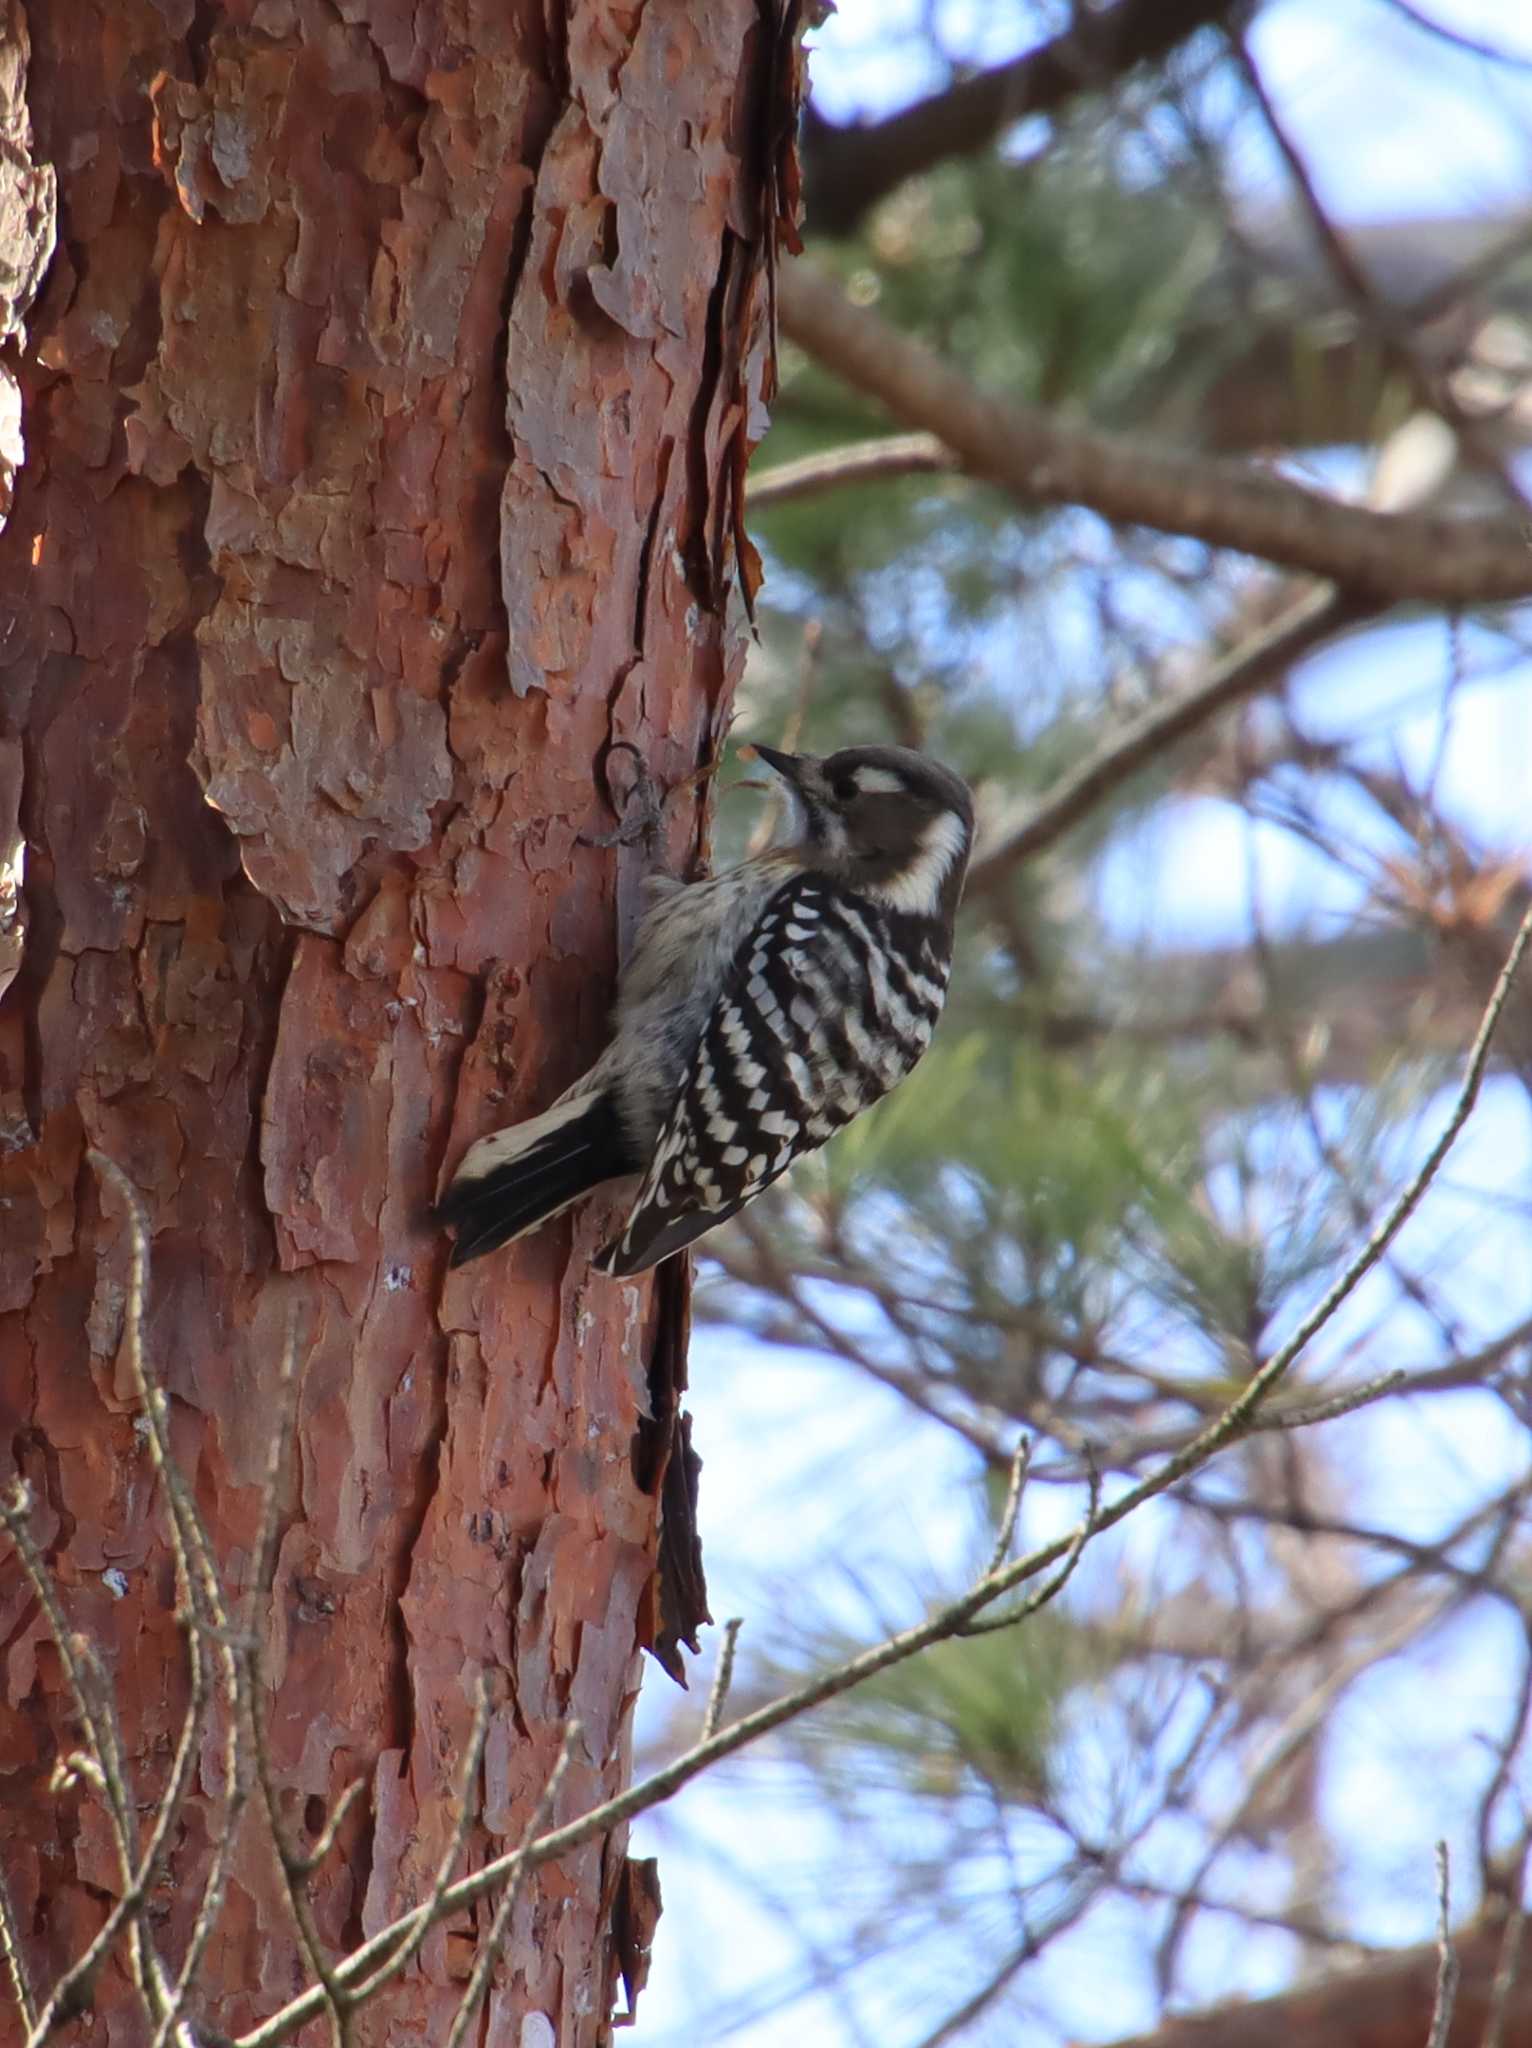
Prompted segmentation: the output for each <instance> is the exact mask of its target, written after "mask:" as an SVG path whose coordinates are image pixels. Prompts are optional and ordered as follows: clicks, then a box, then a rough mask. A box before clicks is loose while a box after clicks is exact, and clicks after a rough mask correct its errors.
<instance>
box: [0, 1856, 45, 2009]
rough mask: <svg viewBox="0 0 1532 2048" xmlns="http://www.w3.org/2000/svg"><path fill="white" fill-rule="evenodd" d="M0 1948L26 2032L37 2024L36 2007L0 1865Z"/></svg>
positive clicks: (19, 1933) (19, 1934) (19, 1930)
mask: <svg viewBox="0 0 1532 2048" xmlns="http://www.w3.org/2000/svg"><path fill="white" fill-rule="evenodd" d="M0 1951H3V1952H4V1955H5V1971H6V1975H7V1976H8V1977H9V1978H10V1980H11V1992H12V1995H13V1996H14V1998H15V2000H16V2004H17V2006H18V2007H19V2008H20V2012H21V2024H22V2025H23V2026H24V2027H25V2028H26V2030H27V2033H28V2035H29V2036H30V2035H31V2033H32V2031H33V2029H34V2028H35V2027H36V2025H37V2007H36V2005H35V2004H34V2003H33V1999H32V1980H31V1978H30V1977H29V1976H28V1975H27V1959H26V1956H25V1955H24V1954H23V1952H22V1947H21V1926H20V1923H19V1922H18V1921H17V1918H16V1908H15V1906H14V1904H13V1903H12V1901H11V1894H10V1889H9V1887H8V1886H7V1884H6V1881H5V1872H4V1870H3V1869H0Z"/></svg>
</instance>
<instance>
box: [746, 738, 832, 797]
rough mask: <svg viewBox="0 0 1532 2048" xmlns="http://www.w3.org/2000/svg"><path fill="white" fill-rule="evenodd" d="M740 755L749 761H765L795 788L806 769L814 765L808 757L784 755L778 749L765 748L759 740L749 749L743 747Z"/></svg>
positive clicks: (775, 772) (774, 772)
mask: <svg viewBox="0 0 1532 2048" xmlns="http://www.w3.org/2000/svg"><path fill="white" fill-rule="evenodd" d="M740 753H741V755H742V756H743V757H744V759H746V760H747V761H764V762H765V763H766V766H767V767H768V768H769V769H770V770H771V771H772V773H773V774H774V775H780V776H781V777H782V780H783V781H784V782H790V783H792V785H793V786H794V788H796V787H797V786H798V784H799V783H800V782H801V781H802V780H803V771H804V769H805V768H809V767H812V766H813V765H814V763H813V762H811V761H810V760H809V759H808V757H807V756H806V755H803V754H784V753H781V752H780V751H779V750H778V749H777V748H776V747H763V746H762V745H761V744H760V742H759V741H758V740H757V741H756V742H755V744H754V745H753V746H751V747H749V748H745V747H741V748H740Z"/></svg>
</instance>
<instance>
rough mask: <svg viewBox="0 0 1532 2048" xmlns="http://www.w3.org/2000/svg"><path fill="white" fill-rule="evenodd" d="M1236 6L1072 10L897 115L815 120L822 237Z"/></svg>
mask: <svg viewBox="0 0 1532 2048" xmlns="http://www.w3.org/2000/svg"><path fill="white" fill-rule="evenodd" d="M1231 4H1232V0H1118V4H1117V5H1116V6H1112V7H1102V8H1083V7H1077V8H1074V9H1073V10H1071V20H1070V25H1069V27H1068V28H1067V29H1066V30H1064V32H1063V33H1062V34H1061V35H1057V36H1054V37H1052V38H1051V39H1050V40H1049V41H1048V42H1045V43H1039V44H1037V45H1036V46H1035V47H1034V48H1032V49H1030V50H1027V51H1024V52H1023V54H1022V55H1021V56H1019V57H1015V58H1013V59H1012V60H1011V62H1010V63H1008V64H997V65H993V66H991V67H990V68H989V69H987V70H985V71H981V72H979V73H978V74H977V75H976V76H974V77H972V78H964V79H960V80H959V81H958V82H957V83H956V84H955V85H951V86H949V87H948V88H947V89H946V90H945V91H944V92H939V93H935V94H932V95H931V96H930V97H929V98H926V99H923V100H917V101H916V102H915V104H914V105H913V106H908V107H904V108H901V110H900V111H899V112H898V113H897V114H891V115H889V116H888V117H887V118H886V119H884V120H881V121H874V122H859V123H857V124H856V125H855V126H848V127H840V126H838V125H834V124H832V123H830V122H828V121H826V120H825V119H824V118H823V116H821V115H818V114H816V113H815V111H814V109H813V107H812V106H810V108H809V110H808V114H807V117H806V119H805V123H804V134H803V156H804V165H805V170H806V173H807V178H808V182H809V185H810V188H811V192H812V203H811V206H810V209H809V210H810V214H811V217H812V220H813V226H814V229H815V232H816V233H818V234H822V235H848V234H850V233H851V232H852V231H853V230H854V229H855V227H856V226H857V224H858V222H859V221H860V220H861V219H862V216H863V215H864V214H865V213H866V212H867V210H868V208H869V207H871V206H873V205H874V204H875V203H876V202H877V201H878V200H879V199H881V198H883V197H884V196H885V195H886V194H887V193H889V192H892V191H893V189H894V188H895V186H897V185H901V184H903V182H904V180H905V179H906V178H912V177H915V176H918V175H919V174H920V173H921V172H923V171H928V170H931V169H932V168H933V167H934V166H935V165H937V164H939V163H942V162H945V161H946V159H947V158H949V157H953V156H972V155H974V154H976V153H977V152H978V151H980V150H984V149H987V148H988V147H989V145H990V144H991V143H992V142H993V141H994V140H995V139H996V137H997V136H998V135H1000V134H1001V133H1003V132H1004V130H1006V129H1007V128H1010V127H1013V126H1014V125H1015V124H1016V123H1017V122H1018V121H1024V120H1026V119H1027V118H1028V117H1029V116H1034V115H1038V114H1057V113H1059V112H1060V111H1061V110H1062V109H1063V108H1065V107H1066V106H1068V105H1069V104H1070V103H1071V101H1073V100H1075V99H1077V98H1078V97H1079V96H1080V95H1081V94H1082V93H1084V92H1099V91H1102V90H1104V89H1105V88H1106V87H1108V86H1110V85H1112V84H1113V83H1115V82H1116V80H1118V79H1119V78H1122V77H1123V76H1125V75H1126V73H1127V72H1129V71H1131V70H1132V69H1133V68H1134V66H1136V65H1138V64H1142V63H1148V62H1153V61H1155V60H1157V59H1159V58H1163V57H1167V56H1169V54H1170V53H1171V51H1172V50H1174V49H1176V48H1177V47H1178V46H1179V45H1180V44H1182V43H1184V42H1185V41H1186V40H1187V38H1188V37H1189V36H1192V35H1195V34H1196V32H1197V30H1198V29H1200V28H1203V27H1205V26H1206V25H1207V24H1208V23H1209V22H1213V21H1217V20H1219V19H1220V17H1222V16H1223V15H1225V14H1227V13H1228V12H1229V11H1230V7H1231Z"/></svg>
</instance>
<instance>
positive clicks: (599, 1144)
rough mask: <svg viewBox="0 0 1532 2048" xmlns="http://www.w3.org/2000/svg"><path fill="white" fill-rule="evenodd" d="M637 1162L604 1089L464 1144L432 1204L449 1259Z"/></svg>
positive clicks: (531, 1224) (548, 1214) (531, 1226)
mask: <svg viewBox="0 0 1532 2048" xmlns="http://www.w3.org/2000/svg"><path fill="white" fill-rule="evenodd" d="M635 1170H636V1169H635V1167H634V1165H633V1164H632V1163H631V1162H630V1161H629V1159H628V1148H627V1145H626V1143H625V1141H624V1138H623V1133H622V1127H621V1124H620V1123H619V1121H618V1118H617V1114H616V1112H615V1110H614V1109H613V1107H612V1103H611V1099H610V1097H608V1096H606V1095H596V1096H588V1095H587V1096H583V1097H576V1099H575V1100H574V1101H573V1102H560V1103H555V1104H554V1106H553V1108H552V1109H550V1110H547V1111H546V1112H545V1113H544V1114H543V1115H542V1116H536V1117H533V1118H531V1119H530V1121H528V1122H527V1123H523V1124H512V1125H510V1126H509V1127H508V1128H507V1129H505V1130H503V1131H495V1132H494V1133H493V1134H492V1135H491V1136H490V1137H488V1138H481V1139H480V1140H479V1142H478V1143H477V1144H476V1145H472V1146H470V1147H469V1149H468V1151H467V1152H466V1153H465V1154H464V1157H463V1163H462V1165H461V1166H460V1167H459V1168H458V1170H457V1173H456V1175H455V1177H454V1179H453V1181H452V1185H451V1186H450V1187H449V1188H448V1189H447V1192H446V1193H445V1194H444V1195H443V1196H442V1198H441V1201H440V1202H439V1203H438V1204H437V1208H436V1215H437V1219H438V1221H440V1222H442V1223H448V1224H451V1226H452V1227H453V1229H454V1230H456V1232H457V1243H456V1244H455V1245H454V1246H453V1247H452V1257H451V1259H450V1260H449V1261H448V1263H449V1264H450V1265H453V1266H464V1265H466V1264H467V1263H468V1261H469V1260H470V1259H477V1258H480V1257H482V1256H483V1254H484V1253H485V1252H492V1251H495V1250H497V1249H498V1248H499V1247H500V1246H501V1245H503V1244H509V1243H510V1242H511V1240H512V1239H513V1238H517V1237H524V1236H525V1235H526V1234H527V1232H528V1231H529V1230H535V1229H536V1228H537V1226H538V1224H540V1223H546V1222H548V1221H549V1220H550V1219H551V1218H552V1217H554V1216H558V1215H561V1214H562V1213H563V1211H564V1210H565V1209H567V1208H568V1207H569V1205H570V1204H571V1202H577V1201H578V1200H579V1199H580V1197H581V1195H583V1194H587V1193H588V1192H589V1191H590V1190H591V1189H592V1188H594V1187H598V1186H599V1185H600V1183H601V1182H602V1181H604V1180H611V1179H613V1178H614V1177H615V1176H616V1175H619V1174H625V1173H632V1172H634V1171H635Z"/></svg>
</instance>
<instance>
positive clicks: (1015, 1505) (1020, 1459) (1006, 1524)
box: [989, 1436, 1032, 1572]
mask: <svg viewBox="0 0 1532 2048" xmlns="http://www.w3.org/2000/svg"><path fill="white" fill-rule="evenodd" d="M1031 1465H1032V1439H1031V1437H1029V1436H1024V1437H1023V1438H1022V1440H1021V1442H1020V1443H1019V1444H1018V1445H1017V1446H1016V1455H1015V1457H1014V1458H1012V1460H1011V1471H1010V1477H1009V1478H1008V1479H1007V1481H1006V1487H1005V1505H1004V1507H1003V1508H1002V1509H1001V1510H1000V1523H999V1526H998V1528H997V1529H996V1530H995V1547H994V1549H993V1550H992V1551H991V1552H990V1559H989V1568H990V1570H991V1571H992V1572H993V1571H998V1570H999V1568H1000V1566H1001V1565H1003V1564H1004V1563H1005V1560H1006V1558H1007V1557H1008V1556H1009V1555H1010V1549H1011V1545H1012V1543H1013V1542H1014V1541H1015V1540H1016V1521H1017V1517H1018V1516H1019V1515H1020V1513H1021V1496H1022V1494H1023V1493H1024V1492H1025V1491H1026V1485H1027V1473H1028V1471H1029V1470H1030V1469H1031Z"/></svg>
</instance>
